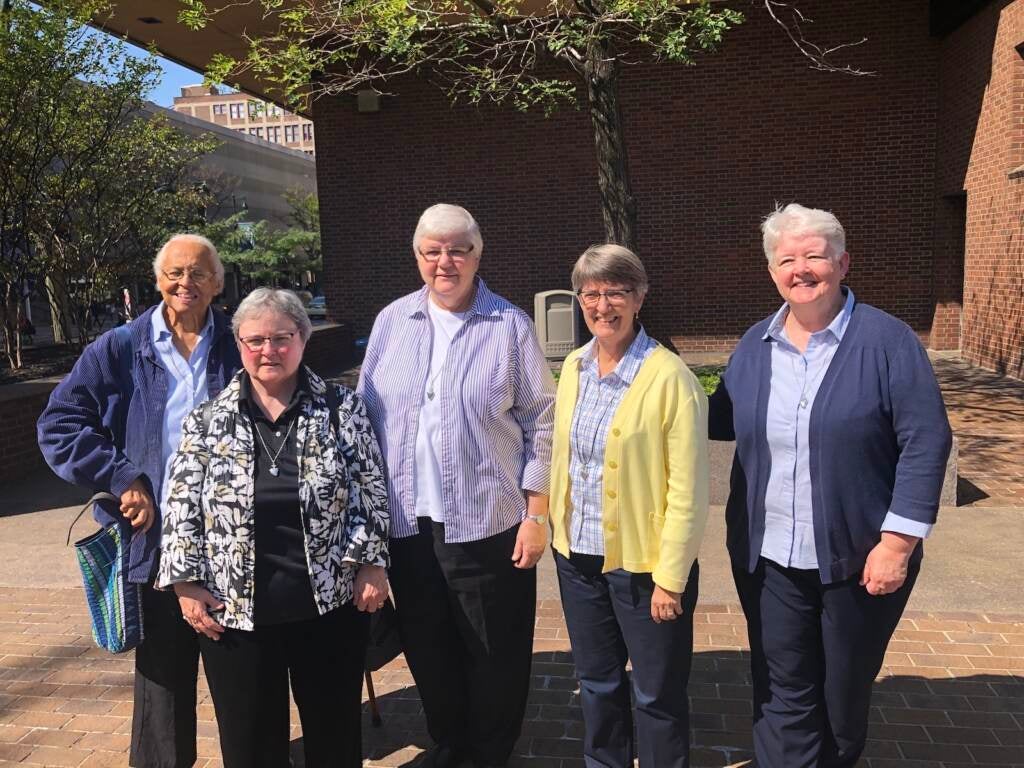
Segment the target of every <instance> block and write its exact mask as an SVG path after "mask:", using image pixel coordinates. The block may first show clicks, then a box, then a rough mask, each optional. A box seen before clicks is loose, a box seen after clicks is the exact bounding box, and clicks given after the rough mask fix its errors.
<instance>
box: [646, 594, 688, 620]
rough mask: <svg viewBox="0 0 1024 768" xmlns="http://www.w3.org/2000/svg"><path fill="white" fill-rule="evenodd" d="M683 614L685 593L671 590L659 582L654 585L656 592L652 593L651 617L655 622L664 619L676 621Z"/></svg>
mask: <svg viewBox="0 0 1024 768" xmlns="http://www.w3.org/2000/svg"><path fill="white" fill-rule="evenodd" d="M682 614H683V593H682V592H669V591H668V590H667V589H662V588H661V587H659V586H658V585H657V584H655V585H654V594H652V595H651V618H652V619H654V623H655V624H661V622H663V621H675V620H676V618H677V617H678V616H682Z"/></svg>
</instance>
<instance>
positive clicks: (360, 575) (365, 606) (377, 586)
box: [352, 565, 388, 613]
mask: <svg viewBox="0 0 1024 768" xmlns="http://www.w3.org/2000/svg"><path fill="white" fill-rule="evenodd" d="M352 598H353V600H354V601H355V604H356V608H358V609H359V610H360V611H366V612H367V613H373V612H374V611H377V610H380V608H381V606H383V605H384V601H385V600H387V599H388V574H387V571H385V570H384V569H383V568H381V567H380V566H379V565H361V566H359V570H358V571H356V583H355V588H354V589H353V593H352Z"/></svg>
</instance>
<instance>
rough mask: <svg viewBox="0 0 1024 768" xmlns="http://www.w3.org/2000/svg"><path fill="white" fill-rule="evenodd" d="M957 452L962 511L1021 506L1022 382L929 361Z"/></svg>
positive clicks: (954, 362)
mask: <svg viewBox="0 0 1024 768" xmlns="http://www.w3.org/2000/svg"><path fill="white" fill-rule="evenodd" d="M933 364H934V367H935V374H936V376H937V377H938V379H939V385H940V386H941V387H942V396H943V398H944V399H945V401H946V409H947V410H948V411H949V421H950V424H951V425H952V427H953V431H954V433H955V434H956V436H957V440H958V442H959V450H960V463H959V466H958V474H959V476H960V484H959V489H958V491H959V493H958V500H959V503H960V504H961V505H963V504H973V505H975V506H984V507H1003V506H1024V382H1022V381H1017V380H1015V379H1010V378H1007V377H1005V376H1000V375H998V374H995V373H992V372H991V371H986V370H983V369H981V368H975V367H974V366H972V365H970V364H969V363H966V362H964V361H963V360H961V359H959V358H947V357H939V358H937V359H935V360H933Z"/></svg>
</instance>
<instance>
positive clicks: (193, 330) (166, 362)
mask: <svg viewBox="0 0 1024 768" xmlns="http://www.w3.org/2000/svg"><path fill="white" fill-rule="evenodd" d="M153 272H154V274H155V276H156V280H157V287H158V288H159V289H160V293H161V294H162V295H163V301H162V302H161V303H160V304H158V305H157V306H156V307H153V308H152V309H150V310H148V311H146V312H144V313H143V314H142V315H141V316H140V317H139V318H137V319H136V320H134V321H132V322H131V323H130V324H128V325H126V326H122V327H120V328H117V329H115V330H113V331H108V332H107V333H105V334H103V335H102V336H100V337H99V338H98V339H97V340H96V341H94V342H93V343H92V344H90V345H89V346H88V347H86V348H85V351H83V352H82V356H81V357H80V358H79V359H78V362H76V363H75V367H74V368H73V369H72V370H71V373H69V374H68V375H67V376H66V377H65V378H64V380H63V381H61V383H60V384H58V385H57V387H56V389H54V390H53V393H52V394H51V395H50V401H49V403H48V404H47V406H46V409H45V410H44V411H43V413H42V415H41V416H40V417H39V424H38V437H39V448H40V450H41V451H42V453H43V456H44V457H45V459H46V462H47V463H48V464H49V465H50V467H51V468H52V469H53V471H54V472H56V473H57V474H58V475H59V476H60V477H62V478H63V479H64V480H67V481H68V482H71V483H75V484H76V485H81V486H84V487H86V488H88V489H90V490H93V491H107V492H109V493H112V494H113V495H114V496H117V497H118V498H119V499H120V500H121V504H120V508H118V506H117V505H116V504H111V505H109V507H108V508H107V509H103V508H101V507H100V505H97V506H96V509H95V514H96V518H97V521H98V522H100V523H101V524H104V525H106V524H109V523H110V522H113V521H115V520H117V519H119V518H120V516H123V518H124V519H125V520H127V521H129V522H130V523H131V526H132V528H134V529H135V531H136V534H135V535H133V536H132V542H131V549H130V557H129V573H128V578H129V579H130V580H131V581H132V582H135V583H138V584H146V585H148V586H147V587H146V588H145V589H144V590H143V591H142V607H143V635H144V639H143V642H142V645H140V646H139V648H138V649H137V650H136V652H135V711H134V715H133V718H132V741H131V755H130V758H129V763H130V764H131V765H133V766H136V768H157V767H159V768H182V767H183V766H191V765H192V764H193V763H194V762H195V760H196V680H197V676H198V667H199V644H198V642H197V640H196V634H195V632H194V631H193V630H192V628H191V627H189V626H188V625H187V624H186V623H185V622H184V621H182V617H181V610H180V609H179V607H178V600H177V598H175V596H174V594H173V593H171V592H161V591H157V590H155V589H153V588H152V584H153V579H154V577H155V575H156V566H157V560H158V555H159V551H160V501H161V499H162V498H163V495H165V491H166V485H167V483H166V482H165V480H166V478H167V472H168V469H169V463H170V459H171V457H172V456H173V453H174V450H175V449H176V448H177V444H178V439H179V437H180V435H181V422H182V420H183V419H184V417H185V416H186V415H188V413H189V412H190V411H191V410H192V408H194V407H195V406H196V405H198V404H199V403H200V402H202V401H204V400H206V399H207V398H211V397H215V396H216V395H217V394H218V393H219V392H220V391H221V390H222V389H223V388H224V386H225V384H226V383H227V382H228V381H229V380H230V379H231V377H232V376H233V375H234V373H235V371H236V370H238V368H239V367H240V364H241V361H240V359H239V356H238V349H237V347H236V346H235V341H234V338H233V337H232V334H231V329H230V327H229V321H228V319H227V318H226V317H225V316H224V315H223V313H221V312H219V311H218V310H215V309H211V308H210V302H211V301H212V300H213V297H214V296H216V295H217V294H218V293H220V290H221V288H222V287H223V284H224V267H223V266H222V265H221V262H220V258H219V257H218V255H217V250H216V248H214V246H213V244H212V243H210V241H209V240H206V239H205V238H202V237H199V236H196V235H175V236H174V237H172V238H171V239H170V240H168V241H167V243H166V244H165V245H164V247H163V248H161V249H160V252H159V253H158V254H157V256H156V259H155V260H154V261H153ZM154 523H155V525H154Z"/></svg>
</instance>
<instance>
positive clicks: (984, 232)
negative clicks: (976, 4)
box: [936, 0, 1024, 378]
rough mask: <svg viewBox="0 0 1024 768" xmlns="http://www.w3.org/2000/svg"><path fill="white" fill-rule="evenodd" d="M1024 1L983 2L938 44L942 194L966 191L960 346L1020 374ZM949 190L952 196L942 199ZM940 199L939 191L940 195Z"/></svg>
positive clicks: (1023, 332)
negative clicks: (980, 8)
mask: <svg viewBox="0 0 1024 768" xmlns="http://www.w3.org/2000/svg"><path fill="white" fill-rule="evenodd" d="M1022 45H1024V0H999V1H998V2H993V3H991V4H990V5H988V6H987V7H986V8H985V9H984V10H983V11H982V12H981V13H979V14H977V15H976V16H974V17H973V18H972V19H970V20H969V21H968V22H967V23H966V24H964V25H963V26H962V27H961V28H960V29H958V30H957V31H956V32H954V33H953V34H951V35H950V36H949V37H948V38H947V39H946V40H945V41H943V44H942V52H941V56H942V66H941V69H940V77H939V105H940V107H939V120H940V122H939V146H938V157H939V163H938V169H937V183H936V189H937V191H938V193H939V195H940V196H941V195H950V196H956V195H958V194H959V195H964V194H966V233H965V246H964V266H963V270H964V282H963V322H962V340H961V348H962V350H963V353H964V356H965V357H967V358H968V359H969V360H971V361H972V362H974V363H977V364H979V365H982V366H984V367H986V368H991V369H993V370H997V371H1000V372H1003V373H1008V374H1010V375H1012V376H1016V377H1018V378H1022V377H1024V217H1022V211H1024V178H1021V177H1020V176H1019V175H1018V176H1017V177H1016V178H1013V177H1012V176H1013V174H1012V172H1013V171H1014V169H1018V168H1021V166H1022V165H1024V58H1022V56H1021V52H1020V51H1019V50H1018V46H1022ZM946 199H949V198H946ZM940 204H941V198H940Z"/></svg>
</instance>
